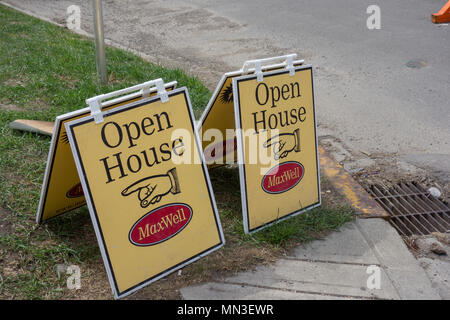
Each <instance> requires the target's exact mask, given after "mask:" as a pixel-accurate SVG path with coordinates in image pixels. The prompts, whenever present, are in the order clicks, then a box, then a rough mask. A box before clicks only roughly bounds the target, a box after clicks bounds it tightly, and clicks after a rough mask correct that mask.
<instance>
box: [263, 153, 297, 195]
mask: <svg viewBox="0 0 450 320" xmlns="http://www.w3.org/2000/svg"><path fill="white" fill-rule="evenodd" d="M304 173H305V169H304V167H303V165H302V164H301V163H299V162H296V161H288V162H284V163H281V164H279V165H277V166H275V167H273V168H272V169H270V170H269V172H267V173H266V175H265V176H264V177H263V179H262V182H261V187H262V188H263V190H264V191H265V192H267V193H282V192H285V191H288V190H290V189H292V188H293V187H295V186H296V185H297V183H299V182H300V180H301V179H302V178H303V174H304Z"/></svg>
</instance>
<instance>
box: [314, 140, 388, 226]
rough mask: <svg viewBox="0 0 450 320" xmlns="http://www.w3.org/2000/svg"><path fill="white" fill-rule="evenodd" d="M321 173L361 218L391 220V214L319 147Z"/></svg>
mask: <svg viewBox="0 0 450 320" xmlns="http://www.w3.org/2000/svg"><path fill="white" fill-rule="evenodd" d="M319 155H320V170H321V171H320V172H321V173H322V174H324V175H325V176H326V177H327V178H328V179H329V181H330V182H331V184H332V185H333V187H334V188H335V189H336V191H338V192H339V193H340V194H341V195H342V196H343V197H344V198H345V199H346V200H347V202H348V203H349V204H350V205H351V206H352V207H353V208H354V209H355V210H356V211H357V214H358V217H359V218H384V219H387V218H389V214H388V213H387V212H386V211H385V210H384V209H383V208H382V207H381V206H380V205H379V204H378V203H377V202H376V201H375V200H373V198H372V197H371V196H370V195H369V194H368V193H367V192H366V190H364V188H363V187H361V185H360V184H359V183H358V182H356V180H355V179H353V177H352V176H351V175H350V174H349V173H348V172H347V171H346V170H345V169H344V168H343V167H342V166H341V165H340V164H339V163H337V162H336V161H335V160H334V159H332V157H331V156H330V155H329V154H328V153H327V152H326V151H325V149H324V148H323V147H322V146H319Z"/></svg>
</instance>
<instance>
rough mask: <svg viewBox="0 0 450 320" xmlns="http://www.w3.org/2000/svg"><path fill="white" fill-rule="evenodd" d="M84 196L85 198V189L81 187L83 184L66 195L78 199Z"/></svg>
mask: <svg viewBox="0 0 450 320" xmlns="http://www.w3.org/2000/svg"><path fill="white" fill-rule="evenodd" d="M82 196H84V193H83V188H82V187H81V183H79V184H77V185H76V186H74V187H73V188H72V189H70V190H69V191H67V193H66V197H67V198H78V197H82Z"/></svg>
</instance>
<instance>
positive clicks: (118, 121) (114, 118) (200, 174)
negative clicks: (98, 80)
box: [65, 79, 224, 298]
mask: <svg viewBox="0 0 450 320" xmlns="http://www.w3.org/2000/svg"><path fill="white" fill-rule="evenodd" d="M159 80H160V79H158V80H155V81H159ZM155 83H156V85H157V86H158V83H157V82H155ZM162 88H163V87H162ZM160 89H161V85H159V86H158V95H157V96H155V97H149V98H146V99H142V100H140V101H137V102H134V103H130V104H126V105H123V106H120V107H117V108H114V109H110V110H107V111H105V112H100V110H99V108H98V107H95V108H94V106H95V104H92V105H91V106H92V107H91V113H92V115H91V116H88V117H84V118H81V119H77V120H74V121H71V122H69V123H66V124H65V127H66V130H67V135H68V139H69V142H70V146H71V149H72V152H73V156H74V159H75V163H76V166H77V169H78V173H79V176H80V178H81V184H82V187H83V190H85V196H86V200H87V204H88V208H89V211H90V214H91V219H92V221H93V225H94V229H95V232H96V236H97V240H98V243H99V246H100V250H101V253H102V257H103V261H104V264H105V266H106V269H107V273H108V277H109V281H110V284H111V287H112V289H113V291H114V294H115V297H116V298H121V297H124V296H126V295H128V294H130V293H132V292H134V291H136V290H138V289H139V288H141V287H143V286H145V285H147V284H148V283H150V282H153V281H156V280H158V279H159V278H161V277H164V276H165V275H167V274H168V273H171V272H173V271H175V270H177V269H179V268H182V267H183V266H185V265H186V264H188V263H191V262H193V261H195V260H197V259H199V258H200V257H202V256H204V255H207V254H209V253H210V252H212V251H214V250H216V249H218V248H220V247H221V246H222V245H223V244H224V236H223V232H222V228H221V224H220V220H219V216H218V212H217V208H216V204H215V200H214V195H213V192H212V188H211V184H210V181H209V176H208V171H207V168H206V164H205V162H204V158H203V154H202V152H201V149H200V148H201V147H200V143H199V138H198V134H197V132H196V130H195V129H194V116H193V113H192V108H191V105H190V101H189V96H188V92H187V89H186V88H185V87H183V88H180V89H176V90H172V91H169V92H166V91H165V90H162V91H161V90H160ZM89 100H90V99H89ZM89 100H88V101H89Z"/></svg>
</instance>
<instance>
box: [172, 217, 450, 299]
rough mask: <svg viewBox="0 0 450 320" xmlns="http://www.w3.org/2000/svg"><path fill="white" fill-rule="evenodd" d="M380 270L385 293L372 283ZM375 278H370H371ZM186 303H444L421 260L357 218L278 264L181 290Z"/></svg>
mask: <svg viewBox="0 0 450 320" xmlns="http://www.w3.org/2000/svg"><path fill="white" fill-rule="evenodd" d="M369 266H377V267H379V274H380V288H379V289H370V288H368V285H367V283H368V280H369V284H371V283H374V282H373V281H372V279H373V277H374V276H375V275H376V272H374V271H373V267H371V268H369V269H368V267H369ZM369 278H370V279H369ZM181 295H182V297H183V299H187V300H191V299H202V300H206V299H212V300H217V299H220V300H222V299H224V300H228V299H229V300H235V299H236V300H246V299H296V300H300V299H441V297H440V296H439V294H438V292H437V290H436V289H435V288H433V286H432V283H431V281H430V279H429V278H428V276H427V275H426V273H425V271H424V269H423V268H422V267H421V266H420V264H419V261H418V260H417V259H415V258H414V256H413V255H412V253H411V252H410V251H409V250H408V248H407V247H406V245H405V244H404V242H403V240H402V239H401V237H400V236H399V235H398V233H397V231H396V230H395V229H394V228H393V227H391V226H390V225H389V223H388V222H386V221H385V220H383V219H357V220H356V221H355V222H351V223H348V224H347V225H345V226H344V227H342V228H341V230H340V231H339V232H334V233H332V234H330V235H329V236H327V237H326V239H324V240H316V241H313V242H311V243H309V244H307V245H305V246H300V247H297V248H295V250H293V251H292V252H291V253H290V254H289V255H287V256H285V257H284V258H282V259H280V260H279V261H277V262H276V263H275V264H274V265H270V266H261V267H258V268H256V270H254V271H251V272H243V273H239V274H237V275H236V276H232V277H228V278H224V279H217V280H216V281H215V282H210V283H206V284H203V285H198V286H190V287H186V288H183V289H181Z"/></svg>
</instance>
